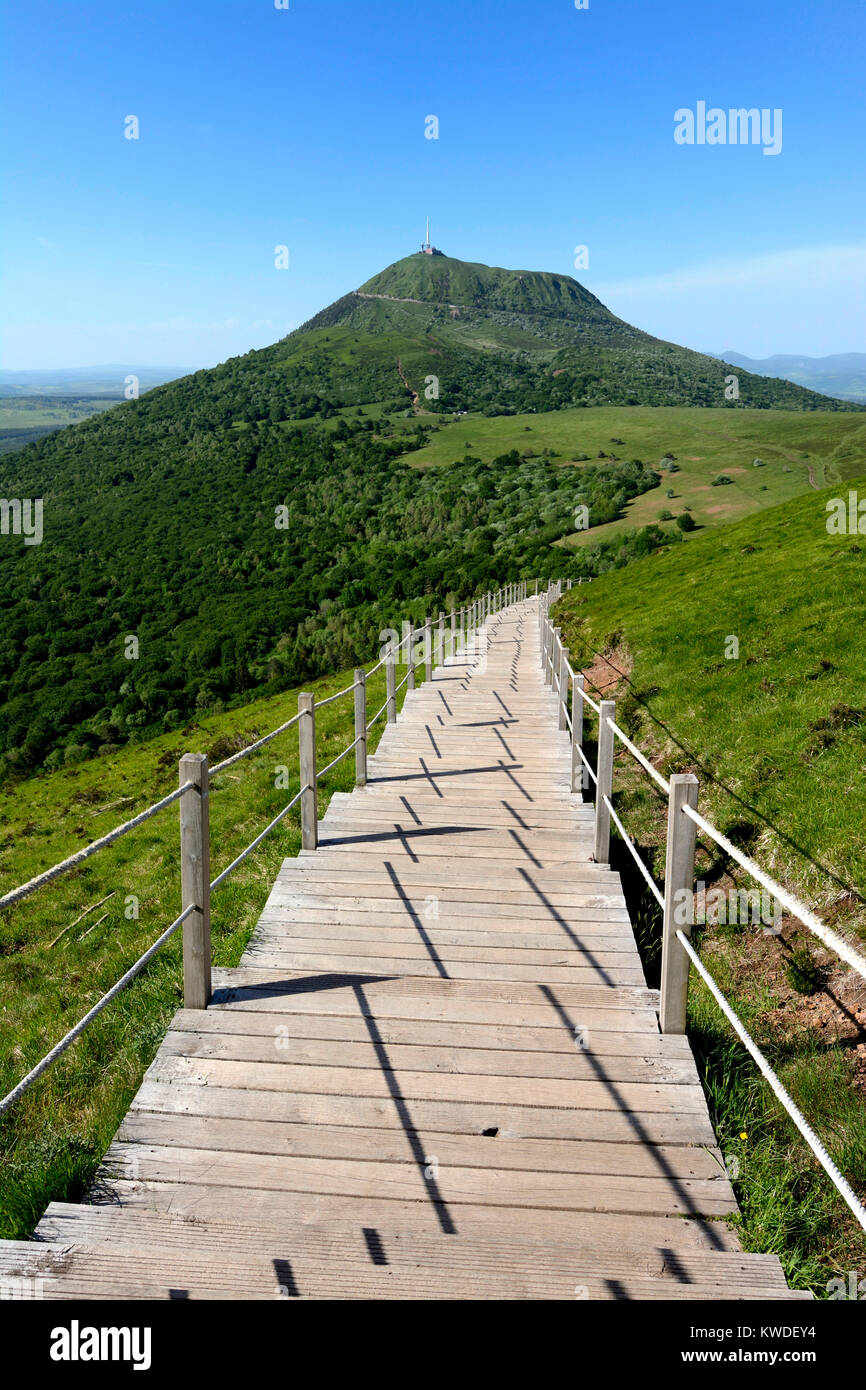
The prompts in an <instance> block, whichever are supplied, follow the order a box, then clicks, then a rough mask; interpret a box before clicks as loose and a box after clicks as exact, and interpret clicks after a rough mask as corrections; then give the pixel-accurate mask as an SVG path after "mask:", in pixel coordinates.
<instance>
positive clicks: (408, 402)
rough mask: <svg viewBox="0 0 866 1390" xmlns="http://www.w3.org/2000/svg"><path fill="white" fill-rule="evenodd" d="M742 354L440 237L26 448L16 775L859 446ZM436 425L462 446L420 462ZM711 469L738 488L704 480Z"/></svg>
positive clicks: (298, 672) (287, 676) (338, 657)
mask: <svg viewBox="0 0 866 1390" xmlns="http://www.w3.org/2000/svg"><path fill="white" fill-rule="evenodd" d="M724 370H725V369H724V365H723V364H721V363H719V362H717V361H715V360H714V359H712V358H708V357H702V356H701V355H700V354H697V353H689V352H687V351H686V350H685V349H681V348H678V347H676V346H675V345H672V344H665V343H661V342H659V341H658V340H656V339H653V338H651V337H650V336H649V335H647V334H645V333H642V332H641V331H640V330H638V329H636V328H632V327H631V326H630V325H628V324H624V323H623V322H622V321H621V320H619V319H617V318H616V317H615V316H614V315H613V314H611V313H610V312H609V310H607V309H606V308H605V306H604V305H603V304H601V303H600V302H599V301H598V300H597V299H596V298H595V297H594V296H593V295H591V294H589V292H588V291H587V290H585V289H584V288H583V287H582V286H581V285H579V284H578V282H577V281H575V280H573V279H571V277H569V276H556V275H551V274H542V273H535V272H530V271H507V270H501V269H497V268H494V267H487V266H481V265H470V264H468V263H464V262H462V261H458V260H454V259H452V258H450V257H446V256H422V255H416V256H411V257H407V258H405V259H404V260H402V261H398V262H397V263H396V264H395V265H393V266H391V267H389V268H388V269H387V270H385V271H383V272H382V273H381V274H380V275H378V276H376V277H374V279H373V280H371V281H368V282H367V286H366V287H365V288H363V289H362V290H360V291H358V292H355V293H353V294H350V295H348V296H346V297H344V299H342V300H339V301H337V303H336V304H334V305H332V306H331V307H330V308H329V309H327V310H325V311H324V312H323V313H322V314H320V315H318V316H317V317H316V319H314V320H312V321H311V323H310V324H309V325H307V326H306V327H305V328H303V329H299V330H298V331H297V332H296V333H293V334H291V335H290V336H289V337H288V338H286V339H284V340H283V341H281V342H279V343H275V344H273V345H272V346H271V347H269V348H266V349H263V350H262V351H260V352H251V353H247V354H246V355H245V356H244V357H240V358H235V359H232V360H231V361H229V362H226V363H223V364H222V365H221V366H219V367H217V368H215V369H213V370H212V371H201V372H196V373H194V374H193V375H191V376H188V377H185V378H183V379H181V380H178V381H173V382H170V383H167V384H165V385H162V386H157V387H156V388H154V389H152V390H150V391H148V392H147V393H146V394H145V395H143V396H142V397H141V398H140V399H139V400H135V401H128V402H124V403H123V404H121V405H117V406H115V407H113V408H111V409H108V410H106V411H105V412H104V413H102V414H101V415H99V416H98V417H94V418H91V419H89V420H86V421H83V422H82V423H81V424H78V425H74V426H71V427H69V428H67V429H64V430H61V431H58V432H56V433H54V434H52V435H50V436H48V437H47V438H45V439H41V440H39V441H38V442H37V443H34V444H31V445H28V446H27V447H25V448H24V449H21V450H19V451H17V452H15V453H12V454H8V455H6V457H5V458H4V479H3V489H2V495H3V496H4V497H6V498H24V499H27V498H31V499H32V498H40V499H43V503H44V539H43V541H42V544H40V545H38V546H32V547H31V546H27V545H25V544H24V542H23V540H22V539H21V538H20V537H16V536H14V535H0V556H2V565H0V605H2V608H3V611H4V615H6V616H5V620H4V623H3V625H2V627H0V779H2V778H4V777H9V776H13V777H14V776H21V775H29V774H30V773H31V772H32V771H34V770H35V769H36V768H40V767H41V768H45V769H47V770H51V769H53V768H56V767H58V766H60V765H62V764H63V763H67V762H69V763H74V762H75V761H80V760H82V759H84V758H88V757H90V756H92V755H94V754H95V753H98V752H99V750H100V749H102V750H108V751H109V752H110V751H111V749H112V748H116V747H118V746H120V745H123V744H125V743H126V742H128V741H129V740H131V739H141V738H144V737H150V736H153V735H154V734H156V733H159V732H161V731H162V730H163V729H170V728H174V727H178V726H179V725H181V724H183V723H184V722H185V721H187V720H188V719H189V718H190V717H192V716H193V715H194V714H195V713H196V712H201V711H203V710H207V709H213V708H218V707H219V706H220V705H224V704H226V703H230V702H238V703H240V702H243V701H244V700H248V699H250V698H251V696H252V694H253V693H257V694H273V693H277V692H278V691H280V690H284V689H286V688H287V687H289V686H291V685H293V684H295V683H296V682H298V681H301V680H304V679H307V678H308V677H310V676H312V675H316V674H321V673H323V672H325V671H328V670H333V669H335V668H338V667H342V666H348V665H349V664H350V663H351V662H352V661H354V660H356V659H359V658H360V657H362V656H363V654H364V653H365V652H366V651H368V650H369V649H370V646H371V644H372V643H374V642H375V640H376V636H377V634H378V632H379V630H380V629H381V628H382V627H383V626H387V625H388V624H389V622H390V621H391V619H392V617H393V616H394V614H395V612H396V611H397V610H398V609H399V608H401V607H405V605H406V603H407V602H408V601H409V600H413V601H415V600H416V598H417V605H416V606H417V611H416V612H415V613H414V614H413V616H414V617H420V616H421V611H422V609H423V608H424V607H425V606H428V607H430V608H438V607H444V606H446V605H447V603H448V599H449V595H450V594H453V593H455V592H460V593H462V594H464V595H472V594H473V593H475V592H477V591H478V590H480V589H484V588H487V587H490V586H495V585H496V584H498V583H500V582H501V581H502V580H504V579H506V578H511V579H513V578H517V577H519V576H521V575H532V576H536V575H537V576H539V577H542V578H547V577H551V576H557V575H562V576H567V575H572V576H578V575H582V574H593V573H598V572H599V571H600V570H603V569H606V568H609V567H611V566H613V565H619V564H624V563H626V562H627V561H628V560H630V559H631V558H632V557H633V555H634V554H636V553H642V552H643V551H645V550H647V549H651V548H652V547H653V546H655V545H658V544H660V543H662V542H663V541H664V540H665V532H664V526H665V524H666V523H664V522H662V523H659V521H658V518H659V515H660V513H661V512H662V511H666V510H669V511H670V512H671V514H672V515H675V514H677V513H678V512H679V511H680V510H682V509H683V508H684V507H685V506H686V505H690V506H692V507H693V509H694V512H695V517H696V521H697V523H698V524H707V523H709V522H712V521H717V520H721V519H726V518H728V517H730V516H735V515H738V514H740V513H741V512H742V511H744V510H745V509H746V507H751V506H757V505H763V503H764V502H766V501H770V500H772V501H778V500H783V499H784V498H786V497H788V496H791V495H794V494H795V493H796V492H797V491H798V490H799V489H800V488H801V487H805V486H808V485H809V481H808V480H809V477H810V469H811V470H812V473H813V474H815V470H816V469H817V470H818V472H819V473H820V471H821V470H822V469H823V468H824V467H825V461H826V460H830V461H831V462H833V464H834V466H835V465H836V464H839V465H840V466H841V463H844V465H845V467H846V468H847V467H849V466H850V467H853V466H854V463H855V462H856V463H857V465H858V466H859V465H860V464H861V463H862V461H863V444H862V442H861V439H862V436H861V434H860V433H859V431H860V428H861V422H862V419H863V416H862V412H859V413H858V411H857V409H856V407H854V406H851V405H850V404H845V405H843V404H842V403H839V409H838V411H837V412H834V411H833V410H832V409H831V408H830V407H831V406H832V404H833V403H832V402H831V403H828V401H827V400H826V399H825V398H824V397H819V396H815V395H813V394H811V395H810V393H808V392H806V391H803V390H802V389H801V388H800V387H796V386H793V385H792V384H791V383H787V382H780V381H772V380H771V379H769V378H759V377H752V378H749V377H747V375H746V374H744V375H743V376H742V378H741V394H740V399H739V400H738V401H736V402H725V400H724V397H723V391H722V388H723V377H724ZM432 378H435V379H436V382H437V383H438V388H439V389H438V395H437V394H436V392H435V391H433V393H432V394H431V396H430V399H429V400H428V398H427V395H426V394H425V389H426V388H425V383H427V384H428V385H430V383H431V380H432ZM600 402H607V403H608V404H606V405H604V406H603V407H602V406H600V405H599V403H600ZM633 402H639V403H640V404H641V406H642V407H649V406H653V407H655V408H658V409H659V414H658V415H655V416H653V414H652V412H651V411H650V410H648V409H646V408H642V409H636V407H635V405H634V404H629V403H633ZM611 403H615V404H611ZM749 403H751V405H753V406H762V407H763V406H770V405H772V406H777V407H784V409H781V408H780V409H773V410H760V411H759V410H751V409H750V410H747V409H745V408H744V407H745V406H746V405H747V404H749ZM685 405H691V406H707V407H710V406H713V407H718V408H715V409H709V408H707V409H700V410H696V411H695V415H694V420H693V421H692V420H690V419H688V418H684V417H683V415H682V411H683V407H684V406H685ZM816 405H820V407H821V412H820V415H818V414H817V413H816V412H815V409H814V407H815V406H816ZM596 406H598V408H599V409H600V410H601V411H602V413H601V414H599V415H598V416H593V415H592V414H591V411H592V409H593V408H595V407H596ZM566 407H568V409H566ZM470 408H471V409H472V410H474V411H475V412H476V416H477V418H478V419H479V420H480V424H476V422H475V417H473V419H472V420H471V422H470V421H469V419H468V417H466V416H463V417H460V418H459V419H458V421H457V422H456V423H454V419H453V417H454V414H455V412H456V411H458V410H467V409H470ZM520 411H522V412H524V414H523V415H519V414H516V413H515V412H520ZM635 411H636V414H635V413H634V412H635ZM618 412H620V413H618ZM758 416H760V417H763V418H761V419H760V422H758V420H757V419H756V418H755V417H758ZM440 426H441V429H439V427H440ZM693 426H694V429H693ZM494 427H495V428H494ZM437 429H439V433H436V431H437ZM488 429H489V430H490V434H489V442H490V443H491V444H492V443H493V441H494V437H495V438H496V441H497V443H498V444H499V447H498V448H497V449H495V450H494V451H493V452H492V453H490V454H489V456H488V454H487V450H486V444H487V440H488V436H487V435H486V434H485V431H486V430H488ZM473 434H475V435H477V436H478V439H479V442H480V444H481V446H482V448H481V449H478V450H477V449H476V442H475V440H474V439H473V438H472V435H473ZM550 439H554V440H556V441H557V448H556V449H555V450H554V452H555V453H557V454H559V455H560V458H559V459H557V460H556V461H553V460H551V457H550V454H551V445H550V444H549V443H547V442H545V441H546V440H550ZM560 441H562V442H561V447H559V444H560ZM620 441H622V442H620ZM806 441H808V445H807V444H806ZM596 443H598V446H599V447H598V448H593V447H592V446H593V445H594V444H596ZM428 445H429V446H430V452H429V454H428V452H427V450H426V448H425V447H424V446H428ZM413 446H414V447H415V449H416V450H417V457H416V458H415V459H410V461H411V462H418V463H420V464H426V463H428V462H434V461H435V462H438V463H440V464H442V465H443V467H441V468H437V469H430V468H426V469H424V468H414V467H407V466H406V465H407V459H406V455H407V453H408V454H410V455H411V452H412V448H413ZM758 448H760V449H761V452H762V453H767V455H768V457H767V461H766V462H767V467H766V469H765V470H764V472H763V474H761V475H760V476H761V477H762V478H765V479H766V482H763V481H762V482H758V481H757V478H758V476H759V475H758V473H757V472H756V473H755V474H754V478H755V481H754V482H753V481H752V480H751V474H750V473H749V470H750V469H751V458H750V454H751V452H752V450H757V449H758ZM663 450H673V451H674V452H675V453H676V454H677V456H678V458H679V457H680V456H682V458H683V463H682V464H679V463H678V464H677V465H676V466H677V467H679V468H680V473H679V474H678V475H677V476H678V477H679V478H681V480H682V493H681V495H680V496H679V497H678V496H677V495H676V487H675V486H674V487H673V488H672V489H671V490H672V491H674V494H675V496H674V498H673V499H668V498H667V496H666V494H667V491H668V487H667V486H666V485H667V484H668V483H670V481H671V480H670V479H669V478H667V477H666V476H664V475H663V473H660V474H659V476H658V478H657V477H656V476H655V475H654V474H653V475H652V476H651V474H650V470H654V469H657V468H658V467H659V466H660V465H659V460H660V458H661V457H662V451H663ZM843 454H844V458H843ZM584 455H585V457H583V456H584ZM599 455H601V457H600V458H599ZM813 458H814V459H815V460H816V462H814V463H813V462H811V461H810V460H811V459H813ZM493 459H498V460H499V461H500V462H499V463H498V464H497V466H496V467H493V466H492V461H493ZM788 459H790V463H789V462H787V461H785V460H788ZM639 460H643V463H640V462H639ZM503 461H504V462H503ZM572 461H580V462H581V470H580V473H579V475H578V472H577V470H575V469H574V468H571V467H562V466H561V464H569V463H570V462H572ZM710 463H711V464H712V467H713V468H716V467H717V466H718V467H721V466H723V465H724V468H725V470H726V471H729V473H730V476H731V477H732V479H733V484H732V485H731V486H728V487H726V488H719V489H716V490H714V491H713V492H712V493H709V492H707V486H708V484H709V482H710V481H711V480H710V479H708V478H707V476H706V473H705V472H704V471H703V470H705V469H706V468H707V466H708V465H709V464H710ZM693 464H694V465H695V466H696V468H697V470H698V472H697V474H694V475H693V474H692V472H691V468H692V465H693ZM789 467H790V472H789V473H788V472H786V471H785V470H786V469H787V468H789ZM592 470H594V471H592ZM602 473H605V474H606V477H604V478H602V477H601V474H602ZM745 475H748V476H745ZM820 480H822V479H820ZM764 489H766V492H764ZM662 492H664V494H665V495H664V498H662V495H661V494H662ZM634 499H640V500H638V501H635V500H634ZM632 502H634V507H633V510H632V511H629V504H630V503H632ZM583 503H587V504H591V505H590V522H591V530H590V532H589V533H588V537H589V545H587V544H586V541H587V535H585V534H584V535H581V536H580V537H578V542H579V544H578V545H575V553H572V551H571V550H570V548H569V537H573V531H574V517H575V507H576V506H577V505H580V504H583ZM636 527H637V528H639V530H640V532H641V534H640V536H639V537H638V538H635V537H634V536H633V535H628V536H626V537H625V538H623V536H622V532H623V530H626V531H632V532H633V531H634V530H635V528H636ZM675 534H677V535H678V533H675ZM563 543H564V544H563ZM578 552H579V553H578ZM130 638H134V639H135V640H136V641H137V643H138V647H137V655H135V657H134V658H133V659H128V639H130Z"/></svg>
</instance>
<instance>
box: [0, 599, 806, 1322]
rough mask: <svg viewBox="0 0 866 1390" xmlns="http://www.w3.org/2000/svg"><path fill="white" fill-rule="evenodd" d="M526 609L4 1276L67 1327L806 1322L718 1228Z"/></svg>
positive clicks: (412, 724)
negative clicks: (204, 1314) (744, 1307)
mask: <svg viewBox="0 0 866 1390" xmlns="http://www.w3.org/2000/svg"><path fill="white" fill-rule="evenodd" d="M535 608H536V600H533V601H531V602H530V603H527V604H524V605H522V606H521V607H519V608H515V609H508V610H507V611H505V612H504V613H501V614H493V615H491V614H488V615H487V618H486V626H487V631H488V635H489V639H490V641H489V644H488V652H487V655H488V661H487V664H486V667H483V666H482V665H480V664H473V665H471V666H468V665H467V664H466V662H465V660H464V659H461V660H458V661H457V662H455V663H452V664H451V665H450V666H446V667H445V668H439V669H437V670H436V671H435V672H434V673H433V674H434V677H435V678H434V680H432V681H430V682H428V683H426V684H424V685H423V686H421V687H420V688H419V689H417V690H415V691H412V692H411V693H409V694H408V695H407V698H406V702H405V704H404V707H403V710H402V712H401V713H400V714H399V715H398V717H397V720H396V722H394V723H393V724H390V725H389V726H388V727H387V728H386V730H385V732H384V735H383V737H382V739H381V741H380V743H379V746H378V749H377V752H376V753H375V754H374V755H373V756H372V757H370V758H369V761H368V781H367V783H366V785H365V786H363V787H359V788H356V789H355V791H354V792H352V793H341V792H337V793H335V794H334V795H333V796H332V797H331V798H330V802H329V805H328V808H327V810H326V812H325V813H324V815H323V816H322V817H321V819H320V820H318V821H315V820H312V821H310V818H309V815H307V817H306V819H307V821H308V822H309V823H308V824H307V827H306V829H307V831H309V834H306V832H305V841H306V843H307V844H308V845H309V846H310V848H308V849H304V850H302V851H301V853H300V854H299V855H298V856H297V857H296V858H294V859H291V860H286V861H284V863H283V865H282V867H281V869H280V872H279V874H278V876H277V879H276V882H275V883H274V885H273V887H272V891H271V893H270V895H269V897H268V901H267V904H266V906H265V909H264V911H263V913H262V916H261V919H260V921H259V924H258V926H257V928H256V931H255V932H254V934H253V937H252V940H251V942H250V944H249V946H248V948H247V950H246V952H245V954H244V956H243V958H242V962H241V967H240V968H239V969H235V970H222V969H215V970H214V971H213V983H214V996H213V1001H212V1004H211V1006H210V1007H209V1008H208V1009H207V1010H206V1011H205V1010H200V1009H193V1010H180V1011H179V1012H178V1014H177V1015H176V1017H175V1018H174V1020H173V1021H172V1026H171V1029H170V1031H169V1033H168V1035H167V1036H166V1038H165V1039H164V1041H163V1044H162V1046H161V1047H160V1049H159V1051H158V1053H157V1055H156V1057H155V1059H154V1061H153V1063H152V1065H151V1066H150V1068H149V1069H148V1072H147V1075H146V1076H145V1079H144V1082H143V1084H142V1085H141V1087H140V1088H139V1091H138V1093H137V1095H136V1096H135V1098H134V1100H133V1103H132V1105H131V1107H130V1109H129V1112H128V1114H127V1116H126V1118H125V1120H124V1121H123V1123H122V1125H121V1128H120V1130H119V1131H118V1134H117V1136H116V1138H115V1141H114V1142H113V1144H112V1146H111V1148H110V1149H109V1151H108V1153H107V1155H106V1158H105V1161H104V1164H103V1167H102V1169H101V1170H100V1173H99V1174H98V1180H97V1183H96V1185H95V1186H94V1188H93V1189H92V1191H91V1193H90V1200H89V1204H87V1205H85V1206H83V1207H79V1208H76V1207H73V1206H63V1205H59V1204H58V1205H52V1208H51V1209H50V1210H49V1213H48V1214H47V1215H46V1217H45V1218H44V1219H43V1221H42V1222H41V1223H40V1228H39V1235H40V1243H39V1244H37V1245H35V1246H33V1247H30V1248H24V1249H19V1248H17V1246H16V1244H15V1243H7V1244H6V1246H5V1251H4V1249H3V1246H2V1244H0V1271H2V1270H4V1269H5V1268H7V1267H10V1268H24V1269H30V1270H33V1271H35V1270H39V1271H41V1272H42V1273H44V1275H45V1279H46V1284H47V1288H48V1292H47V1296H48V1297H52V1298H54V1297H56V1298H63V1299H69V1298H74V1297H81V1298H94V1299H95V1298H103V1297H106V1296H109V1295H110V1296H111V1297H116V1298H123V1299H133V1298H142V1297H145V1298H146V1297H154V1298H157V1297H171V1296H174V1295H173V1294H172V1290H174V1291H175V1293H176V1292H177V1291H178V1290H180V1291H181V1292H182V1294H183V1296H185V1297H190V1298H202V1297H205V1298H219V1299H224V1300H228V1299H232V1300H235V1299H237V1298H251V1297H257V1298H274V1297H280V1296H283V1295H287V1296H292V1297H299V1298H312V1297H317V1298H358V1297H371V1298H434V1297H438V1298H449V1299H450V1298H475V1299H488V1298H569V1299H570V1300H571V1299H573V1298H574V1296H575V1288H578V1289H579V1290H580V1291H581V1292H580V1296H581V1297H584V1296H585V1297H590V1298H622V1297H638V1298H659V1297H689V1298H695V1299H705V1298H711V1297H712V1298H735V1297H741V1298H745V1297H749V1298H751V1297H756V1298H757V1297H785V1296H787V1289H786V1286H785V1281H784V1276H783V1275H782V1271H781V1267H780V1265H779V1263H778V1261H777V1260H776V1259H775V1257H762V1256H752V1255H744V1254H742V1252H740V1251H739V1247H738V1242H737V1238H736V1236H735V1235H734V1234H733V1232H731V1231H730V1230H729V1229H728V1228H727V1227H726V1226H725V1224H724V1222H723V1221H722V1220H720V1218H724V1217H726V1216H730V1215H732V1214H734V1213H735V1211H736V1202H735V1198H734V1194H733V1191H732V1189H731V1186H730V1183H729V1182H728V1178H727V1174H726V1172H725V1169H724V1164H723V1160H722V1155H721V1153H720V1151H719V1149H718V1146H717V1144H716V1142H715V1138H714V1136H713V1132H712V1127H711V1125H710V1121H709V1114H708V1111H707V1106H706V1102H705V1099H704V1095H703V1092H702V1090H701V1087H700V1083H699V1079H698V1074H697V1070H696V1067H695V1063H694V1060H693V1057H692V1054H691V1049H690V1047H689V1044H688V1040H687V1039H686V1037H685V1036H674V1035H664V1036H663V1035H661V1034H660V1032H659V1029H658V1017H657V1010H658V992H657V991H656V990H651V989H648V988H647V987H646V983H645V979H644V973H643V966H642V962H641V959H640V956H639V953H638V951H637V948H636V944H635V941H634V936H633V934H632V931H631V927H630V923H629V918H628V911H627V907H626V903H625V899H624V896H623V892H622V887H621V884H620V881H619V877H618V875H617V874H616V873H614V872H613V871H611V870H610V868H609V867H606V866H603V865H599V864H597V863H594V862H592V860H591V854H592V848H593V844H594V830H595V822H594V812H593V808H592V806H591V805H590V804H589V803H588V802H586V801H584V798H583V796H582V794H580V793H574V792H572V791H571V790H570V784H571V764H572V749H571V740H570V736H569V734H568V731H567V730H561V729H559V728H558V727H557V725H558V723H559V722H561V720H560V715H559V704H558V700H557V696H556V693H555V691H554V690H552V689H550V688H549V687H546V686H545V685H544V683H543V680H542V676H541V672H540V669H539V664H538V663H539V631H538V626H537V624H536V622H535V619H534V614H535ZM477 611H478V605H476V612H477ZM518 634H519V638H520V641H519V645H518V643H517V641H516V638H517V636H518ZM311 729H312V721H310V731H311ZM308 742H309V740H308ZM308 754H309V757H308V761H310V760H311V759H312V757H313V756H314V754H313V752H312V751H311V749H308ZM311 765H312V763H311ZM308 801H309V798H308ZM306 810H307V812H309V813H310V814H311V813H312V803H311V802H310V805H308V806H307V808H306ZM317 844H318V847H317V848H315V847H314V846H316V845H317ZM684 1216H685V1217H688V1218H689V1219H688V1220H683V1219H682V1218H683V1217H684ZM706 1218H710V1219H706ZM371 1239H373V1240H374V1245H373V1246H371V1245H370V1240H371ZM43 1242H44V1243H43ZM377 1251H385V1252H387V1253H385V1254H384V1256H383V1261H384V1262H379V1263H377V1260H376V1258H375V1255H376V1252H377ZM16 1262H17V1263H16Z"/></svg>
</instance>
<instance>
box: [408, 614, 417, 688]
mask: <svg viewBox="0 0 866 1390" xmlns="http://www.w3.org/2000/svg"><path fill="white" fill-rule="evenodd" d="M412 631H413V633H414V628H413V629H412ZM406 689H407V691H409V690H414V689H415V638H414V636H413V635H410V637H409V646H408V648H407V650H406Z"/></svg>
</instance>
